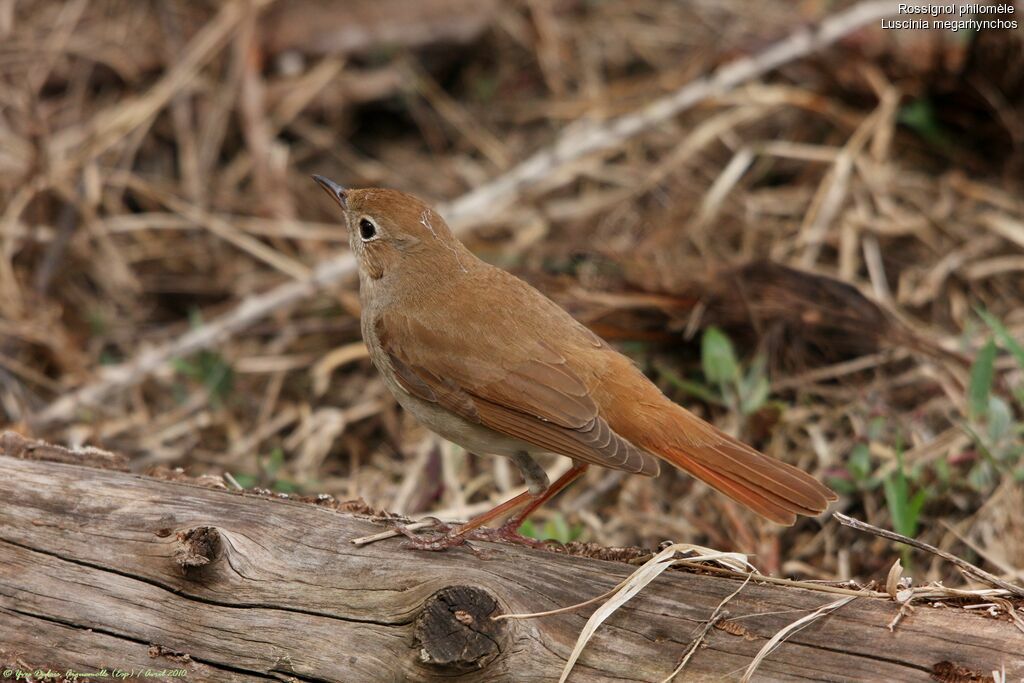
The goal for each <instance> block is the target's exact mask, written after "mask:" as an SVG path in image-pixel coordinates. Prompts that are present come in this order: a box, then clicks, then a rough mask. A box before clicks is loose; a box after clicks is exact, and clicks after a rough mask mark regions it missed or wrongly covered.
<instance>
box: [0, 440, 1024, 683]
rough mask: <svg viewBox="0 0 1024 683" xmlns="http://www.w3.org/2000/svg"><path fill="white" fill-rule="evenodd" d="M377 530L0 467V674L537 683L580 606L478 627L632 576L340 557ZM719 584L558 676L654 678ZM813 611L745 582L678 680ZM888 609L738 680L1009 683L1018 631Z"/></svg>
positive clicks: (603, 638) (157, 488)
mask: <svg viewBox="0 0 1024 683" xmlns="http://www.w3.org/2000/svg"><path fill="white" fill-rule="evenodd" d="M376 530H379V527H378V526H376V525H374V524H373V523H372V522H370V521H368V520H366V519H364V518H360V517H357V516H354V515H349V514H343V513H339V512H335V511H333V510H329V509H325V508H322V507H318V506H316V505H312V504H306V503H299V502H295V501H288V500H278V499H271V498H266V497H260V496H256V495H242V494H236V493H231V492H227V491H223V490H216V489H211V488H204V487H200V486H196V485H193V484H190V483H187V482H180V481H166V480H161V479H153V478H149V477H143V476H139V475H135V474H130V473H127V472H121V471H114V470H110V469H95V468H89V467H84V466H80V465H74V464H68V463H67V462H59V463H58V462H44V461H35V460H29V459H16V458H11V457H5V456H2V455H0V668H3V667H5V666H14V667H15V668H17V663H18V662H23V663H26V664H30V665H31V666H32V667H51V668H52V669H54V670H57V671H64V670H66V669H69V668H71V669H77V670H78V671H91V670H97V669H99V668H102V667H107V668H120V669H125V670H126V669H131V668H140V667H148V668H150V669H160V668H167V669H171V668H175V667H180V668H184V669H186V670H187V671H188V675H187V678H188V679H189V680H191V681H197V680H216V681H235V680H261V679H274V678H276V679H280V678H288V677H293V678H294V679H296V680H300V681H355V682H360V681H388V680H394V681H399V680H401V681H405V680H411V681H426V680H434V679H439V678H442V677H451V676H454V675H458V676H459V680H465V681H523V680H527V681H528V680H552V679H557V677H558V674H559V673H560V671H561V669H562V667H563V666H564V663H565V659H566V657H568V655H569V653H570V652H571V650H572V647H573V645H574V643H575V640H576V637H577V635H578V634H579V632H580V630H581V629H582V627H583V624H584V623H585V621H586V618H587V617H588V616H589V615H590V613H591V611H592V610H593V608H589V609H586V610H582V611H581V612H578V613H571V614H562V615H558V616H554V617H548V618H543V619H531V620H523V621H515V620H513V621H502V622H491V621H490V620H489V617H490V616H492V615H494V614H499V613H509V612H536V611H541V610H547V609H552V608H555V607H562V606H565V605H569V604H572V603H576V602H580V601H582V600H585V599H588V598H590V597H593V596H594V595H597V594H600V593H602V592H604V591H606V590H607V589H608V588H610V587H611V586H613V585H614V584H615V583H617V582H618V581H620V580H621V579H622V578H623V577H624V576H626V575H628V574H629V573H630V572H631V571H632V570H633V569H634V567H632V566H630V565H627V564H623V563H617V562H606V561H600V560H594V559H587V558H579V557H566V556H564V555H560V554H556V553H550V552H542V551H534V550H528V549H522V548H512V547H503V546H496V545H489V544H481V545H483V546H485V547H486V553H487V555H488V558H486V559H480V558H477V557H475V556H474V555H473V554H472V553H470V552H468V551H467V550H465V549H458V548H457V549H453V550H450V551H448V552H444V553H419V552H414V551H410V550H404V549H401V548H399V547H398V545H399V542H398V540H397V539H396V540H389V541H383V542H380V543H376V544H373V545H371V546H367V547H363V548H355V547H353V546H351V545H350V544H349V543H348V542H347V540H348V539H350V538H354V537H358V536H363V535H366V534H368V533H372V532H373V531H376ZM736 585H737V584H736V582H735V580H732V579H729V578H722V577H717V576H701V575H695V574H689V573H684V572H676V571H670V572H666V573H665V574H664V575H663V576H661V577H659V578H658V580H657V581H655V582H654V583H652V584H651V585H650V586H648V587H647V588H646V589H645V590H644V591H643V592H642V593H641V594H640V595H639V596H638V597H636V598H635V599H634V600H632V601H631V602H630V603H628V604H627V605H626V606H625V607H623V608H622V609H620V610H619V611H618V612H617V613H616V614H615V615H613V616H612V617H611V618H610V619H609V620H608V621H607V622H606V623H605V625H603V626H602V627H601V628H600V629H599V630H598V632H597V635H596V636H595V638H594V640H593V641H592V642H591V644H590V645H589V646H588V648H587V649H586V650H585V651H584V654H583V657H582V658H581V660H580V662H579V664H578V665H577V667H576V669H575V671H574V673H573V676H572V678H571V680H573V681H610V680H616V681H652V680H660V679H661V678H663V677H664V676H665V675H667V673H668V672H670V671H671V670H672V669H673V668H674V666H675V663H676V662H677V661H678V658H679V657H680V656H681V655H682V653H683V652H684V651H685V649H686V647H687V646H688V644H689V642H690V639H691V638H692V635H693V632H694V631H695V629H697V628H699V627H700V625H701V623H703V620H705V619H707V618H708V616H709V615H710V614H711V613H712V612H713V610H714V608H715V606H716V605H717V604H718V603H719V602H720V601H721V599H722V598H723V597H724V596H725V595H728V594H729V593H731V592H732V591H733V590H735V588H736ZM832 599H834V596H831V595H827V594H822V593H817V592H813V591H807V590H802V589H794V588H785V587H780V586H772V585H755V584H751V585H749V586H747V588H745V589H744V590H743V591H742V592H741V593H740V594H739V595H738V596H737V597H736V598H735V599H734V600H733V601H732V602H731V603H730V604H729V618H730V619H736V618H737V617H740V616H742V617H744V618H743V621H742V624H743V626H744V628H745V631H744V633H745V634H747V636H746V637H740V636H736V635H733V634H731V633H729V632H727V631H723V630H719V629H714V630H712V631H711V632H710V633H709V634H708V638H707V647H705V648H703V649H701V650H700V651H698V652H697V653H696V654H695V655H694V657H693V659H692V660H691V661H690V663H689V664H688V665H687V669H686V671H685V672H684V673H685V674H687V675H688V676H690V677H692V678H701V677H704V678H716V679H718V678H722V677H725V678H730V677H731V678H736V677H738V675H739V672H742V670H743V669H744V668H745V667H746V665H747V664H748V663H749V661H750V659H751V658H752V657H753V656H754V654H755V653H756V652H757V651H758V650H759V649H760V648H761V646H762V645H763V644H764V642H765V640H766V639H767V638H770V637H771V636H772V635H773V634H774V633H775V632H777V631H778V630H779V629H781V628H782V627H783V626H785V625H786V624H788V623H789V622H791V621H792V620H793V619H795V618H797V617H799V616H801V612H800V611H799V610H807V611H810V610H813V609H816V608H817V607H819V606H821V605H822V604H824V603H826V602H829V601H831V600H832ZM782 610H786V612H785V613H782V614H780V613H779V612H780V611H782ZM895 610H896V607H895V606H894V605H893V604H892V603H890V602H888V601H884V600H873V599H866V598H865V599H860V600H856V601H854V602H853V603H851V604H849V605H847V606H845V607H844V608H843V609H842V610H839V611H838V612H836V613H835V614H832V615H831V616H829V617H827V618H825V619H822V620H821V621H818V622H815V623H814V624H812V625H810V626H809V627H807V628H806V629H804V630H803V631H800V632H799V633H797V634H795V635H794V636H793V638H791V639H790V640H789V641H788V642H786V643H785V644H783V645H782V646H781V647H780V648H779V649H778V650H777V651H776V652H775V653H774V654H772V655H771V656H770V657H768V659H766V660H765V661H764V663H763V664H762V665H761V667H760V668H759V673H758V677H759V678H760V679H762V680H801V679H813V680H823V679H824V680H872V681H874V680H880V679H888V680H907V681H909V680H928V679H929V678H930V676H931V675H932V674H933V673H934V672H936V671H938V670H939V669H942V670H945V669H948V668H949V667H950V666H955V667H960V668H962V669H963V670H970V671H975V672H990V671H993V670H1000V669H1004V670H1005V671H1006V676H1007V680H1016V679H1017V678H1020V677H1021V676H1024V656H1022V655H1021V654H1020V653H1021V652H1024V634H1021V633H1020V632H1019V631H1017V630H1016V629H1015V628H1014V627H1013V626H1012V625H1010V624H1009V623H1006V622H1004V621H999V620H996V619H992V618H988V617H985V616H983V615H980V614H975V613H968V612H965V611H963V610H958V609H954V608H947V609H941V610H939V609H930V608H928V607H919V608H918V609H917V610H916V611H915V612H914V613H913V614H912V615H910V616H909V617H907V618H906V619H905V620H904V621H903V623H902V624H901V625H900V626H899V628H898V629H897V631H896V633H895V634H893V633H890V632H889V631H888V629H887V628H886V624H888V623H889V621H890V619H891V618H892V616H893V614H894V613H895ZM749 615H755V616H749ZM936 667H939V669H936ZM943 667H945V669H944V668H943ZM957 670H961V669H957Z"/></svg>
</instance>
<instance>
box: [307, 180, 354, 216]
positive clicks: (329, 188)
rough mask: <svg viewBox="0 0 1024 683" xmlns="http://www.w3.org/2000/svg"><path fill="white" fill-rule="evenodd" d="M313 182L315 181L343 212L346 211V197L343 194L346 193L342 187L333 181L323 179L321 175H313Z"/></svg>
mask: <svg viewBox="0 0 1024 683" xmlns="http://www.w3.org/2000/svg"><path fill="white" fill-rule="evenodd" d="M313 180H315V181H316V182H317V183H318V184H319V185H320V187H322V188H324V191H325V192H327V194H329V195H331V198H332V199H334V201H336V202H338V204H339V205H340V206H341V208H342V209H343V210H345V211H347V210H348V195H347V194H346V193H345V192H346V191H345V188H344V187H342V186H341V185H339V184H338V183H336V182H334V181H333V180H329V179H327V178H324V177H323V176H322V175H314V176H313Z"/></svg>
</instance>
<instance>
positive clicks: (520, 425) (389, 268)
mask: <svg viewBox="0 0 1024 683" xmlns="http://www.w3.org/2000/svg"><path fill="white" fill-rule="evenodd" d="M313 178H314V179H315V180H316V181H317V182H318V183H319V184H320V185H321V186H322V187H323V188H324V189H325V190H326V191H327V192H328V194H330V195H331V197H332V198H333V199H334V200H335V201H336V202H337V203H338V204H339V205H340V206H341V209H342V212H343V213H344V216H345V219H346V222H347V224H348V231H349V243H350V245H351V247H352V253H353V254H354V255H355V258H356V260H357V262H358V264H359V296H360V301H361V303H362V309H363V310H362V320H361V323H362V332H363V339H364V341H365V342H366V346H367V347H368V348H369V351H370V358H371V359H372V360H373V364H374V365H375V366H376V367H377V369H378V370H379V371H380V373H381V375H382V376H383V378H384V383H385V384H386V385H387V387H388V389H390V390H391V393H393V394H394V395H395V398H396V399H397V400H398V403H399V404H401V406H402V407H403V408H405V409H406V410H408V411H409V412H410V413H412V414H413V415H414V416H415V417H416V418H417V419H419V420H420V421H421V422H422V423H424V424H425V425H426V426H427V427H429V428H430V429H431V430H433V431H434V432H436V433H437V434H439V435H440V436H442V437H444V438H445V439H448V440H449V441H452V442H454V443H457V444H459V445H460V446H462V447H463V448H465V449H466V450H468V451H472V452H474V453H490V454H495V455H503V456H506V457H509V458H511V459H512V461H513V462H514V463H515V464H516V465H517V467H518V468H519V470H520V472H521V473H522V475H523V479H524V480H525V481H526V484H527V486H528V490H527V491H525V492H524V493H522V494H520V495H518V496H516V497H514V498H512V499H511V500H509V501H506V502H505V503H502V504H501V505H498V506H497V507H496V508H494V509H493V510H491V511H489V512H486V513H484V514H482V515H480V516H479V517H476V518H474V519H472V520H471V521H469V522H467V523H466V524H463V525H461V526H459V527H455V528H451V527H446V528H445V529H444V531H443V532H442V533H441V534H439V535H438V534H435V535H433V536H427V537H414V540H413V541H412V542H411V544H410V545H412V546H413V547H416V548H421V549H429V550H441V549H444V548H447V547H449V546H453V545H459V544H461V543H464V542H465V541H466V539H467V538H470V537H473V538H496V539H501V540H514V541H520V542H526V539H523V538H522V537H521V536H519V535H518V533H517V529H518V527H519V525H520V523H521V522H522V521H523V520H524V519H525V518H526V517H527V515H529V514H530V513H531V512H533V511H534V510H535V509H536V508H537V507H539V506H540V505H541V504H542V503H544V502H545V501H546V500H548V499H549V498H551V497H552V496H554V495H555V494H556V493H558V492H559V491H561V490H562V489H564V488H565V487H566V486H568V485H569V484H570V483H571V482H572V481H573V480H575V479H576V478H577V477H579V476H580V475H581V474H583V472H584V471H585V470H586V469H587V467H588V466H589V465H600V466H601V467H608V468H611V469H616V470H624V471H626V472H634V473H637V474H643V475H646V476H654V475H656V474H658V471H659V460H664V461H667V462H669V463H671V464H673V465H675V466H676V467H678V468H680V469H682V470H684V471H685V472H688V473H690V474H691V475H693V476H695V477H697V478H698V479H700V480H701V481H704V482H706V483H707V484H709V485H711V486H712V487H714V488H715V489H717V490H719V491H721V492H722V493H724V494H725V495H727V496H729V497H730V498H732V499H733V500H735V501H737V502H739V503H742V504H743V505H745V506H747V507H749V508H750V509H751V510H753V511H755V512H757V513H758V514H760V515H763V516H764V517H767V518H768V519H770V520H773V521H775V522H778V523H780V524H792V523H793V522H794V521H795V519H796V515H817V514H819V513H821V512H823V511H824V510H825V509H826V508H827V507H828V503H829V501H833V500H835V499H836V496H835V494H834V493H833V492H832V491H831V490H829V489H828V488H826V487H825V486H823V485H822V484H820V483H819V482H818V481H817V480H815V479H814V478H813V477H811V476H810V475H808V474H806V473H804V472H802V471H800V470H798V469H797V468H795V467H792V466H791V465H787V464H785V463H783V462H780V461H778V460H775V459H773V458H770V457H768V456H766V455H763V454H762V453H759V452H758V451H756V450H755V449H753V448H751V447H750V446H748V445H746V444H744V443H742V442H740V441H738V440H736V439H734V438H732V437H731V436H729V435H728V434H725V433H724V432H722V431H720V430H718V429H717V428H715V427H714V426H712V425H710V424H708V423H707V422H705V421H704V420H702V419H700V418H699V417H697V416H696V415H694V414H693V413H691V412H690V411H688V410H686V409H685V408H683V407H681V406H679V405H676V404H675V403H673V402H672V401H671V400H669V399H668V398H667V397H666V396H665V395H664V394H662V393H661V391H660V390H659V389H658V388H657V387H656V386H655V385H654V384H653V383H652V382H651V381H650V380H648V379H647V377H645V376H644V374H643V373H642V372H640V370H639V369H638V368H637V367H636V365H634V364H633V362H632V361H631V360H630V359H629V358H627V357H625V356H623V355H622V354H620V353H618V352H617V351H615V350H614V349H613V348H611V347H610V346H609V345H608V344H607V343H605V342H604V341H603V340H602V339H601V338H600V337H598V336H597V335H596V334H594V333H593V332H591V331H590V330H589V329H587V328H586V327H584V326H583V325H582V324H581V323H580V322H578V321H577V320H575V319H574V318H572V316H570V315H569V314H568V313H566V312H565V311H564V310H563V309H562V308H560V307H559V306H558V305H557V304H555V303H554V302H553V301H551V300H550V299H548V298H547V297H546V296H544V295H543V294H541V293H540V292H538V291H537V290H536V289H534V288H533V287H531V286H530V285H528V284H526V283H525V282H523V281H522V280H520V279H519V278H517V277H515V276H513V275H511V274H509V273H507V272H505V271H503V270H501V269H500V268H496V267H494V266H492V265H490V264H487V263H485V262H483V261H481V260H480V259H478V258H477V257H476V256H474V255H473V254H472V253H471V252H470V251H469V250H468V249H466V247H465V246H463V245H462V243H461V242H459V240H457V239H456V238H455V236H454V235H452V232H451V230H450V229H449V228H448V226H447V224H445V222H444V219H442V218H441V216H439V215H438V214H437V213H435V212H434V211H433V210H432V209H431V208H430V207H429V206H428V205H427V204H425V203H424V202H422V201H420V200H419V199H417V198H415V197H412V196H410V195H408V194H405V193H403V192H399V191H397V190H387V189H363V190H347V189H344V188H343V187H341V186H340V185H338V184H337V183H334V182H333V181H331V180H328V179H327V178H324V177H322V176H313ZM538 453H557V454H559V455H564V456H567V457H569V458H572V460H573V466H572V468H571V469H570V470H569V471H568V472H566V473H565V474H564V475H563V476H562V477H560V478H559V479H558V480H557V481H555V482H554V483H552V484H549V482H548V478H547V476H546V474H545V473H544V470H543V469H542V468H541V467H540V466H539V465H538V464H537V463H536V461H535V460H534V459H533V456H534V455H536V454H538ZM517 509H518V512H516V514H514V515H513V516H512V517H511V518H510V519H509V520H508V521H507V522H506V523H505V524H504V525H503V526H502V527H501V528H500V529H497V530H494V531H489V530H485V529H482V527H483V525H485V524H487V523H488V522H490V521H491V520H494V519H496V518H498V517H500V516H502V515H506V514H508V513H510V512H512V511H515V510H517ZM407 535H410V537H412V536H411V533H409V534H407Z"/></svg>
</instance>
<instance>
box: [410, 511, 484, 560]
mask: <svg viewBox="0 0 1024 683" xmlns="http://www.w3.org/2000/svg"><path fill="white" fill-rule="evenodd" d="M421 521H430V522H433V524H431V526H430V529H431V531H430V532H428V533H420V532H419V529H417V530H416V531H413V530H412V529H410V528H409V527H407V526H406V525H404V524H399V523H397V522H396V523H394V525H393V526H394V528H395V531H397V532H399V533H400V534H402V535H403V536H405V537H406V539H407V540H405V541H403V542H402V547H403V548H411V549H413V550H429V551H433V552H441V551H442V550H448V548H455V547H457V546H461V545H464V546H466V548H468V549H469V550H470V551H471V552H472V553H473V554H474V555H477V556H478V557H479V556H481V553H480V551H479V550H477V549H476V548H474V547H473V546H472V545H470V544H469V543H468V541H469V536H468V535H467V534H460V533H457V531H458V527H456V526H453V525H451V524H448V523H447V522H442V521H441V520H440V519H438V518H436V517H429V518H427V519H425V520H421Z"/></svg>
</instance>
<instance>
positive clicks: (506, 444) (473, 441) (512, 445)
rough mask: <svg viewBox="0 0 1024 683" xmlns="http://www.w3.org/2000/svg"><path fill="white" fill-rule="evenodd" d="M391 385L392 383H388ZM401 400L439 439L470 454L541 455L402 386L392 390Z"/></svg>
mask: <svg viewBox="0 0 1024 683" xmlns="http://www.w3.org/2000/svg"><path fill="white" fill-rule="evenodd" d="M388 384H390V382H388ZM389 388H391V390H392V393H393V394H394V395H395V399H397V400H398V403H399V405H401V406H402V408H404V409H405V410H407V411H409V412H410V413H412V415H413V417H415V418H416V419H417V420H419V421H420V422H421V423H423V425H425V426H426V427H427V428H428V429H430V431H432V432H434V433H435V434H437V435H438V436H441V437H442V438H445V439H447V440H448V441H451V442H452V443H456V444H458V445H460V446H462V447H463V448H465V449H466V450H467V451H470V452H472V453H476V454H477V455H484V454H490V455H504V456H511V455H514V454H515V453H536V452H540V449H538V448H537V447H536V446H534V445H532V444H529V443H526V442H525V441H521V440H519V439H514V438H512V437H509V436H505V435H504V434H500V433H498V432H496V431H494V430H493V429H489V428H487V427H484V426H482V425H478V424H476V423H473V422H470V421H469V420H464V419H463V418H461V417H459V416H458V415H455V414H454V413H452V412H450V411H448V410H445V409H444V408H441V407H439V406H438V405H437V404H436V403H430V402H429V401H424V400H422V399H419V398H416V397H415V396H411V395H409V394H408V393H406V392H405V390H403V389H402V388H401V387H389Z"/></svg>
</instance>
